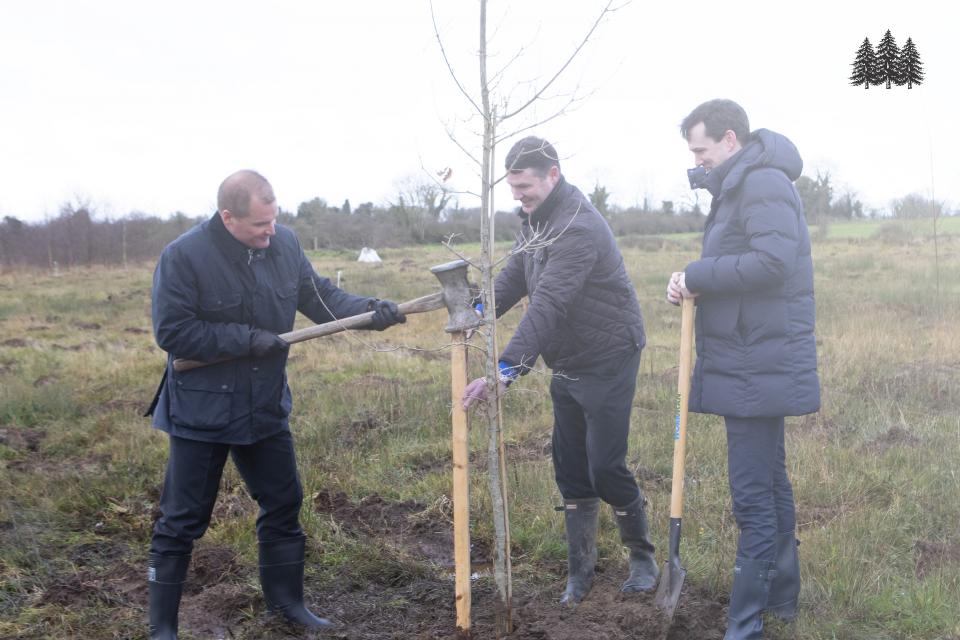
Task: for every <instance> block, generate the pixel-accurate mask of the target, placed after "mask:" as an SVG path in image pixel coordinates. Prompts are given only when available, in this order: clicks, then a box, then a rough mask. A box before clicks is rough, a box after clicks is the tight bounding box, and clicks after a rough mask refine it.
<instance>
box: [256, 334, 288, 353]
mask: <svg viewBox="0 0 960 640" xmlns="http://www.w3.org/2000/svg"><path fill="white" fill-rule="evenodd" d="M289 348H290V344H289V343H287V341H286V340H284V339H283V338H281V337H280V336H278V335H277V334H275V333H270V332H269V331H264V330H263V329H254V330H253V331H251V332H250V355H252V356H255V357H257V358H262V357H263V356H265V355H269V354H271V353H276V352H279V351H286V350H287V349H289Z"/></svg>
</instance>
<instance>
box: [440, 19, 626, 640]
mask: <svg viewBox="0 0 960 640" xmlns="http://www.w3.org/2000/svg"><path fill="white" fill-rule="evenodd" d="M479 5H480V7H479V8H480V20H479V27H480V29H479V31H480V33H479V35H480V41H479V49H478V50H477V61H478V62H479V86H478V88H477V89H478V90H477V92H476V93H472V92H471V91H469V90H468V89H467V88H466V87H465V85H464V84H463V83H462V82H461V81H460V78H459V77H458V75H457V73H456V72H455V70H454V68H453V65H452V63H451V61H450V59H449V57H448V56H447V51H446V49H445V47H444V43H443V39H442V38H441V36H440V28H439V27H438V26H437V20H436V13H435V11H434V7H433V3H432V2H431V5H430V6H431V14H432V15H433V26H434V35H435V36H436V38H437V43H438V45H439V47H440V53H441V55H442V56H443V60H444V62H445V63H446V66H447V70H448V71H449V72H450V76H451V78H452V79H453V82H454V84H455V85H456V87H457V89H458V90H459V92H460V93H461V94H462V95H463V96H464V98H466V100H467V102H468V103H469V105H470V107H471V109H472V111H473V112H474V115H476V116H479V118H480V121H481V122H482V131H480V132H477V134H478V136H479V137H480V153H479V154H477V153H476V152H475V151H471V150H470V148H469V147H468V146H467V145H465V144H463V143H462V142H461V141H459V140H458V139H457V138H456V136H455V135H454V133H453V132H452V131H451V130H450V129H449V128H448V130H447V135H448V136H449V137H450V139H451V141H452V142H453V143H454V144H455V145H456V146H457V147H459V149H460V150H461V151H463V152H464V153H465V154H466V155H467V156H468V157H469V158H470V159H471V160H472V161H473V162H474V163H475V164H476V166H477V168H478V169H479V171H480V193H479V196H480V246H481V249H480V259H479V264H475V265H474V266H476V267H478V268H479V270H480V289H481V297H482V300H483V304H484V308H485V309H489V310H490V311H489V312H488V313H487V317H486V318H485V320H484V325H485V326H484V331H483V334H484V337H485V340H486V345H485V347H484V349H483V351H484V357H485V361H484V365H485V372H486V378H487V399H488V400H487V403H486V409H487V413H486V418H487V434H488V438H487V453H488V458H489V460H490V463H489V465H488V482H489V486H490V498H491V504H492V507H493V525H494V535H495V537H496V540H495V544H494V562H493V573H494V579H495V580H496V583H497V601H498V606H497V610H496V611H495V628H496V634H497V637H502V636H505V635H507V634H509V633H511V632H512V630H513V622H512V593H511V591H512V584H511V575H510V574H511V569H510V530H509V521H508V517H507V494H506V466H505V456H504V445H503V424H502V418H501V413H500V406H501V397H500V387H499V382H498V378H499V371H498V367H497V358H498V354H499V349H498V346H497V332H496V318H495V313H494V309H496V301H495V299H494V275H495V274H494V269H495V268H496V267H497V266H498V264H499V263H500V261H501V260H502V259H497V258H496V257H495V255H494V239H495V237H496V234H495V231H494V221H495V216H496V208H495V206H494V188H495V187H496V185H497V184H498V183H499V182H500V181H501V180H502V179H503V177H504V176H503V174H502V172H501V171H500V170H499V169H498V168H497V165H496V162H495V153H496V149H497V145H498V144H499V143H500V142H503V141H504V140H506V139H508V138H511V137H513V136H516V135H517V134H518V133H520V132H521V131H525V130H528V129H531V128H533V127H536V126H539V125H542V124H544V123H546V122H547V121H550V120H553V119H554V118H556V117H558V116H560V115H563V113H565V110H566V108H567V107H569V106H570V105H571V104H572V103H574V102H575V101H576V100H577V99H578V98H577V96H576V95H575V93H576V92H574V93H573V94H569V93H568V94H561V95H557V94H556V92H555V86H556V84H557V80H558V79H559V78H560V77H561V76H562V75H563V73H564V71H565V70H566V69H567V68H568V67H569V66H570V64H571V63H572V62H573V60H574V59H575V58H576V57H577V55H578V54H579V53H580V51H581V50H582V49H583V47H584V46H585V45H586V44H587V42H589V41H590V38H591V36H592V35H593V33H594V32H595V31H596V29H597V27H598V26H599V25H600V23H601V22H602V21H603V20H604V18H606V17H607V16H608V15H609V14H611V13H613V12H615V11H617V10H618V9H619V8H620V7H619V6H618V7H615V6H614V0H609V1H608V2H607V3H606V4H605V5H604V7H603V9H602V10H601V11H600V12H599V15H598V16H597V18H596V20H595V21H594V22H593V23H592V25H591V26H590V27H589V29H588V30H587V31H586V34H585V35H584V37H583V38H582V39H581V40H580V42H579V44H578V45H577V46H576V47H574V48H573V50H572V52H571V53H570V54H569V55H568V56H567V57H566V58H565V59H564V60H563V61H562V62H560V63H559V64H558V65H557V67H556V70H555V72H554V73H552V74H551V75H549V76H548V78H547V80H546V81H541V80H540V79H539V78H536V79H534V80H532V81H531V80H530V79H529V78H525V79H523V80H522V81H521V80H518V81H517V82H516V85H515V86H514V87H508V88H507V89H505V90H502V89H501V87H503V86H507V84H508V83H507V82H506V79H505V73H506V72H507V71H508V69H509V68H510V66H511V65H512V63H514V62H516V61H517V60H518V59H519V58H520V57H521V56H522V55H523V54H524V52H525V46H524V45H522V44H521V45H520V46H519V47H518V51H517V53H516V54H515V55H514V56H513V57H512V58H510V60H509V61H508V62H507V63H506V64H505V65H504V66H503V67H501V68H500V69H498V70H497V71H496V72H494V73H493V74H492V75H491V74H489V73H488V69H487V61H488V57H487V51H488V45H489V40H488V38H487V0H480V3H479ZM516 87H523V89H524V90H527V93H526V95H525V96H524V97H522V98H520V99H519V100H514V94H513V93H512V91H511V89H512V88H516ZM565 97H566V99H565V100H564V98H565ZM558 98H559V99H561V100H562V101H563V104H562V105H560V106H556V107H554V106H552V105H554V104H556V102H555V100H556V99H558ZM548 99H553V100H554V102H550V101H548ZM541 102H546V103H547V106H548V107H549V108H550V109H552V111H551V112H550V113H549V115H543V114H542V112H541V113H536V115H535V116H534V118H533V120H534V121H533V122H531V121H530V120H529V119H527V120H524V118H529V112H530V111H531V107H533V106H534V105H537V104H538V103H541ZM533 111H536V110H535V109H534V110H533ZM514 123H516V124H514ZM508 126H509V128H507V127H508ZM534 236H535V237H534V239H533V241H532V242H534V243H536V242H538V241H539V242H540V243H541V244H540V246H542V242H543V239H542V238H540V237H539V236H538V234H534ZM515 250H520V251H522V250H531V249H530V247H519V248H516V249H515Z"/></svg>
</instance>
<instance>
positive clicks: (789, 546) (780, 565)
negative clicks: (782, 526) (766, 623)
mask: <svg viewBox="0 0 960 640" xmlns="http://www.w3.org/2000/svg"><path fill="white" fill-rule="evenodd" d="M799 546H800V541H799V540H797V538H796V535H795V534H794V532H793V531H788V532H787V533H780V534H777V559H776V566H775V568H776V570H777V575H776V576H774V578H773V579H772V580H771V581H770V597H769V599H768V600H767V602H768V604H767V611H768V612H769V613H771V614H772V615H775V616H776V617H778V618H780V619H781V620H787V621H790V620H793V619H794V618H796V617H797V601H798V600H799V599H800V553H799V549H798V547H799Z"/></svg>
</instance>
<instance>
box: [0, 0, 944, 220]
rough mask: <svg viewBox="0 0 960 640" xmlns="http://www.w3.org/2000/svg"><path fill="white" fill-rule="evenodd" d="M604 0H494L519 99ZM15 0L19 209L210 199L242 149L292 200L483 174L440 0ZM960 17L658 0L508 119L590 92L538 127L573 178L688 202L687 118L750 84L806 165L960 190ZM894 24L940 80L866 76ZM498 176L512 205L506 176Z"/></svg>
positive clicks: (0, 151)
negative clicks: (879, 82) (866, 82)
mask: <svg viewBox="0 0 960 640" xmlns="http://www.w3.org/2000/svg"><path fill="white" fill-rule="evenodd" d="M604 4H605V3H604V2H602V1H600V0H581V1H579V2H568V3H559V2H546V1H539V0H537V1H534V0H514V1H513V2H505V1H497V0H491V2H490V8H489V16H488V24H489V26H488V35H489V38H490V40H491V44H490V51H491V59H490V63H489V64H490V72H491V74H492V73H494V72H495V71H496V70H498V69H500V68H502V67H504V66H506V67H507V69H506V72H505V73H504V74H503V75H502V76H501V79H500V84H499V93H498V95H499V97H500V99H501V100H502V101H505V104H506V105H507V106H508V107H516V106H518V105H519V104H521V103H522V102H523V101H524V99H525V97H526V96H528V95H529V93H530V91H531V90H532V89H533V88H535V87H537V86H538V83H542V82H544V81H545V80H546V79H547V78H549V77H550V76H551V75H552V74H553V72H554V71H555V70H556V69H557V67H558V66H559V65H560V64H561V63H562V62H563V60H564V59H565V58H566V57H567V56H568V55H569V53H570V52H571V51H572V50H573V49H574V48H575V47H576V45H577V44H578V42H579V41H580V39H581V38H582V37H583V35H584V34H585V33H586V31H587V29H588V28H589V26H590V24H591V23H592V22H593V20H594V18H595V17H596V15H597V14H598V13H599V10H600V9H601V8H602V6H603V5H604ZM435 5H436V7H435V10H436V17H437V22H438V25H439V28H440V31H441V35H442V38H443V41H444V45H445V47H446V48H447V52H448V55H449V56H450V60H451V63H452V64H453V66H454V68H455V70H456V72H457V74H458V76H459V78H460V81H461V82H462V84H463V85H464V87H465V88H466V89H467V90H468V91H469V92H470V93H471V94H473V95H474V96H476V93H477V92H476V88H477V86H478V73H477V69H478V64H477V58H476V51H477V48H478V16H479V9H478V7H479V3H478V2H475V1H473V0H437V1H436V2H435ZM3 6H4V11H3V15H2V19H0V116H2V117H0V176H2V178H0V215H14V216H17V217H19V218H21V219H25V220H32V221H35V220H42V219H43V218H44V216H53V215H56V214H57V212H58V211H59V208H60V206H61V205H62V204H63V203H64V202H66V201H71V200H72V201H77V200H78V199H80V200H88V201H90V202H92V203H93V205H94V207H95V209H96V210H97V211H98V212H99V213H100V214H101V215H103V216H121V215H125V214H126V213H128V212H130V211H134V210H136V211H142V212H145V213H148V214H158V215H167V214H169V213H172V212H174V211H183V212H185V213H187V214H189V215H206V214H208V213H212V212H213V210H214V209H215V193H216V188H217V186H218V184H219V183H220V181H221V180H222V179H223V178H224V177H225V176H226V175H227V174H229V173H231V172H232V171H234V170H236V169H240V168H253V169H257V170H259V171H260V172H261V173H263V174H264V175H265V176H266V177H267V178H268V179H270V180H271V182H273V184H274V187H275V189H276V191H277V196H278V199H279V202H280V205H281V206H282V207H283V208H285V209H288V210H295V209H296V207H297V205H298V204H299V203H300V202H302V201H304V200H309V199H311V198H313V197H316V196H319V197H322V198H325V199H326V200H327V201H328V202H329V203H331V204H333V205H338V206H339V205H340V204H341V203H342V202H343V201H344V199H347V198H349V199H350V201H351V203H352V204H353V205H354V206H356V205H357V204H359V203H361V202H364V201H373V202H375V203H384V202H386V201H389V200H390V199H391V198H392V197H393V195H394V194H395V193H396V191H397V185H398V183H399V182H400V181H402V180H403V179H405V178H407V177H410V176H414V177H420V176H422V175H423V170H424V168H425V169H426V170H428V171H431V172H432V171H437V170H440V169H442V168H444V167H447V166H449V167H452V168H453V177H452V179H451V180H450V184H451V185H452V186H453V187H455V188H457V189H460V190H463V191H465V192H467V191H476V190H477V189H478V182H479V179H478V178H477V177H476V171H475V168H474V166H473V165H472V163H471V161H470V160H469V159H468V158H467V156H466V155H465V154H464V153H463V152H462V151H461V150H460V149H458V148H457V146H456V145H455V144H453V143H452V142H451V141H450V139H449V138H448V135H447V132H448V131H452V132H453V135H454V136H455V137H456V139H457V140H458V141H459V143H460V144H462V145H463V146H464V147H466V148H467V149H468V150H470V151H472V152H473V153H475V154H479V138H478V137H476V136H475V135H474V132H475V131H477V130H479V122H478V120H477V119H476V118H475V117H473V118H471V115H472V108H471V106H470V103H469V102H468V101H467V100H466V98H465V97H464V96H463V95H462V94H461V93H460V92H459V91H458V90H457V88H456V86H455V85H454V83H453V81H452V80H451V78H450V74H449V73H448V71H447V68H446V66H445V65H444V62H443V59H442V57H441V54H440V50H439V47H438V45H437V42H436V38H435V37H434V33H433V24H432V20H431V12H430V5H429V2H427V1H426V0H350V1H346V0H341V1H337V0H324V1H322V2H321V1H313V0H310V1H308V0H296V1H295V0H287V1H282V0H278V1H274V2H254V1H250V0H230V1H220V0H216V1H213V0H204V1H203V2H198V1H196V0H193V1H191V2H187V1H185V0H168V1H166V2H162V3H159V2H157V3H145V2H136V1H132V0H124V1H119V0H100V1H93V0H91V1H79V0H62V1H55V0H32V1H30V2H5V3H4V5H3ZM958 24H960V9H957V8H956V5H954V4H953V3H948V2H942V1H938V2H933V1H928V0H916V1H914V2H884V1H878V2H871V3H869V4H866V3H863V4H861V3H857V4H853V3H848V4H844V3H839V2H834V1H830V2H827V1H826V0H811V1H808V2H803V3H772V2H761V1H757V2H752V1H750V2H747V1H737V0H729V1H727V2H719V1H713V2H698V1H693V0H691V1H688V2H682V3H655V4H654V3H649V2H641V1H639V0H636V1H634V2H633V3H632V4H629V5H628V6H626V7H624V8H622V9H620V10H619V11H617V12H616V13H614V14H612V15H610V16H609V17H608V19H606V20H605V21H604V22H603V23H602V24H601V25H600V27H599V28H598V30H597V31H596V33H595V34H594V37H593V38H592V40H591V42H590V43H589V44H588V45H587V46H586V47H585V48H584V49H583V51H582V52H581V55H580V56H579V57H578V59H577V61H576V63H575V64H573V65H572V66H571V67H570V68H568V69H567V71H566V72H565V75H564V76H563V79H562V81H561V82H560V83H559V84H558V85H557V86H556V90H555V91H553V92H552V95H554V96H555V97H554V99H553V100H551V101H547V102H544V103H539V104H537V105H536V106H535V108H533V109H531V110H528V111H527V112H526V113H525V114H522V115H521V116H518V117H517V118H515V119H513V120H511V121H508V122H507V123H505V125H504V129H503V133H509V132H510V131H513V130H516V129H519V128H521V127H524V126H529V125H530V124H532V123H534V122H536V121H537V119H542V118H545V117H547V116H549V115H551V114H552V113H553V112H554V110H555V109H556V108H558V107H559V106H562V105H564V104H565V103H566V101H567V96H571V95H572V96H575V97H579V98H581V100H579V101H578V102H577V103H576V104H575V105H574V107H573V108H571V109H568V111H567V113H566V114H565V115H563V116H561V117H559V118H556V119H554V120H552V121H550V122H549V123H546V124H544V125H542V126H538V127H536V128H535V129H533V132H535V133H538V134H540V135H543V136H545V137H547V138H548V139H550V140H551V141H553V142H555V144H556V146H557V148H558V151H559V153H560V155H561V158H562V166H563V171H564V174H565V175H566V176H567V178H568V179H569V180H570V181H571V182H573V183H574V184H577V185H578V186H580V187H581V188H582V189H583V190H584V191H586V192H589V191H590V190H591V189H592V188H593V186H594V185H595V184H597V183H599V184H602V185H604V186H605V187H606V188H607V190H608V191H610V192H611V194H612V196H611V200H612V201H613V202H614V203H616V204H619V205H623V206H629V205H632V204H637V203H641V202H642V201H643V199H644V198H645V197H647V198H649V199H650V200H651V202H653V203H657V204H658V203H659V201H660V200H664V199H672V200H675V201H677V202H679V203H684V202H686V203H689V202H692V201H693V200H692V198H693V197H694V195H693V194H692V192H690V191H689V189H687V188H686V186H685V185H686V176H685V170H686V168H687V167H688V166H692V156H691V155H690V154H689V152H688V151H687V150H686V143H685V141H684V140H683V139H682V138H680V136H679V133H678V128H677V127H678V124H679V122H680V120H681V119H682V118H683V116H685V115H686V114H687V113H688V112H689V111H690V110H691V109H692V108H693V107H694V106H696V105H697V104H699V103H700V102H702V101H704V100H708V99H710V98H715V97H728V98H732V99H734V100H737V101H738V102H740V103H741V104H742V105H743V106H744V107H745V108H746V110H747V113H748V114H749V116H750V120H751V126H752V127H753V128H760V127H763V128H768V129H773V130H775V131H778V132H781V133H783V134H785V135H786V136H787V137H789V138H791V139H792V140H793V141H794V143H795V144H796V145H797V147H798V148H799V150H800V153H801V155H802V156H803V158H804V163H805V166H804V172H805V173H807V174H808V175H811V176H815V175H816V172H817V171H818V170H820V171H829V172H830V175H831V176H832V179H833V182H834V184H835V185H836V186H837V187H838V190H839V191H843V190H844V189H849V190H852V191H854V192H855V193H856V194H857V197H859V198H860V199H862V200H863V201H864V202H865V203H867V204H868V205H869V206H878V207H883V206H886V205H887V204H888V203H889V201H890V200H891V199H892V198H897V197H902V196H904V195H906V194H908V193H910V192H918V193H921V194H923V195H924V196H927V197H929V196H930V194H931V189H932V190H933V195H934V196H935V197H936V198H937V199H938V200H947V201H948V203H949V204H950V206H951V207H954V208H958V207H960V152H958V150H960V133H958V125H957V118H956V115H955V114H956V112H957V110H958V108H960V99H958V98H960V90H958V85H960V73H958V65H957V63H958V61H960V51H958V49H957V45H956V42H957V37H956V28H957V25H958ZM887 29H890V30H891V32H892V34H893V36H894V37H895V39H896V42H897V44H898V45H900V46H902V45H903V44H904V43H905V42H906V40H907V38H908V37H910V38H912V39H913V42H914V44H915V45H916V47H917V49H918V51H919V53H920V57H921V60H922V62H923V65H924V71H925V74H926V80H925V82H924V84H923V85H922V86H919V87H914V88H913V89H911V90H907V88H906V87H894V88H892V89H890V90H886V89H884V88H883V87H871V88H870V89H868V90H864V89H863V88H855V87H851V86H849V83H848V77H849V75H850V72H851V67H850V64H851V62H852V61H853V59H854V54H855V53H856V51H857V49H858V47H859V46H860V43H861V42H862V41H863V39H864V37H868V38H869V39H870V41H871V43H872V44H874V45H876V44H877V43H878V42H879V40H880V38H881V37H882V36H883V34H884V32H885V31H886V30H887ZM518 52H520V55H519V56H517V53H518ZM511 61H512V62H511ZM511 142H512V140H509V139H508V140H507V141H506V142H505V143H504V144H503V146H501V147H500V152H499V159H498V161H499V162H502V158H503V155H505V153H506V151H507V149H508V148H509V144H510V143H511ZM700 193H701V194H703V192H700ZM497 198H498V200H497V206H498V208H500V209H507V208H510V207H512V205H513V203H512V202H511V201H510V199H509V194H508V193H507V192H506V191H501V192H500V193H498V196H497ZM700 198H701V201H702V202H704V203H705V198H704V195H701V196H700ZM460 202H461V205H463V206H473V205H475V204H476V202H475V200H474V199H472V198H471V197H470V196H468V195H463V196H462V197H461V199H460Z"/></svg>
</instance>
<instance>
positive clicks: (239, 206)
mask: <svg viewBox="0 0 960 640" xmlns="http://www.w3.org/2000/svg"><path fill="white" fill-rule="evenodd" d="M217 208H218V211H217V212H216V213H215V214H213V216H212V217H211V218H210V219H209V220H207V221H206V222H203V223H202V224H200V225H198V226H196V227H194V228H193V229H191V230H189V231H187V232H186V233H185V234H183V235H182V236H180V237H179V238H177V239H176V240H174V241H173V242H172V243H170V245H168V246H167V247H166V248H165V249H164V251H163V254H162V255H161V256H160V261H159V263H158V264H157V268H156V271H155V272H154V276H153V298H152V314H153V329H154V334H155V336H156V339H157V344H158V345H159V346H160V348H161V349H163V350H164V351H166V352H167V353H168V359H167V369H166V372H165V374H164V378H163V381H162V382H161V384H160V389H159V390H158V392H157V397H156V399H155V400H154V406H153V407H151V411H150V412H152V414H153V425H154V426H155V427H156V428H158V429H161V430H163V431H165V432H167V433H168V434H169V436H170V458H169V460H168V462H167V470H166V477H165V479H164V483H163V493H162V494H161V496H160V514H161V515H160V519H159V520H157V523H156V525H155V527H154V531H153V538H152V539H151V541H150V557H149V570H148V582H149V586H150V638H151V640H175V639H176V636H177V612H178V608H179V604H180V595H181V592H182V589H183V582H184V578H185V576H186V573H187V567H188V565H189V562H190V554H191V551H192V549H193V542H194V540H196V539H197V538H199V537H201V536H202V535H203V534H204V532H205V531H206V529H207V525H208V524H209V522H210V514H211V512H212V510H213V505H214V502H215V500H216V497H217V490H218V488H219V486H220V476H221V474H222V473H223V467H224V464H225V463H226V460H227V455H228V454H229V455H230V457H232V458H233V462H234V464H235V465H236V467H237V470H238V471H239V472H240V475H241V476H242V477H243V480H244V482H245V483H246V485H247V488H248V489H249V491H250V495H251V496H253V498H254V499H255V500H256V501H257V503H258V504H259V506H260V515H259V516H258V517H257V539H258V540H259V544H260V584H261V587H262V588H263V594H264V597H265V599H266V601H267V605H268V606H269V607H270V609H272V610H275V611H278V612H281V613H282V614H283V615H284V616H285V617H286V618H287V619H288V620H290V621H292V622H294V623H298V624H301V625H304V626H306V627H310V628H319V629H323V628H328V627H331V626H333V624H332V623H331V622H330V621H328V620H326V619H325V618H320V617H318V616H315V615H314V614H313V613H312V612H311V611H310V610H309V609H307V607H306V606H305V605H304V602H303V565H304V551H305V538H304V534H303V530H302V529H301V528H300V521H299V517H300V504H301V502H302V500H303V488H302V486H301V484H300V478H299V475H298V474H297V466H296V459H295V457H294V450H293V439H292V437H291V435H290V429H289V425H288V419H287V416H288V415H289V414H290V409H291V405H292V402H291V396H290V388H289V387H288V386H287V377H286V374H285V373H284V370H285V368H286V363H287V346H288V345H287V343H286V342H284V340H283V339H282V338H280V337H279V335H278V334H281V333H285V332H287V331H290V330H291V329H293V323H294V318H295V316H296V314H297V311H300V312H302V313H303V314H305V315H306V316H307V317H309V318H310V319H311V320H313V321H314V322H317V323H322V322H329V321H331V320H335V319H337V318H345V317H349V316H352V315H356V314H360V313H364V312H366V311H374V316H373V320H372V321H371V324H370V325H369V327H367V328H369V329H377V330H383V329H385V328H387V327H389V326H391V325H393V324H396V323H398V322H404V321H405V320H406V318H404V316H403V314H401V313H400V311H399V309H398V308H397V305H396V304H394V303H393V302H390V301H388V300H378V299H376V298H367V297H361V296H355V295H351V294H349V293H347V292H345V291H343V290H341V289H339V288H337V287H335V286H334V285H333V284H331V283H330V280H328V279H327V278H322V277H320V276H318V275H317V274H316V272H315V271H314V270H313V267H312V266H311V264H310V261H309V260H308V259H307V257H306V256H305V255H304V253H303V250H302V249H301V248H300V243H299V242H297V237H296V236H295V235H294V234H293V232H292V231H291V230H290V229H287V228H285V227H282V226H280V225H277V224H276V220H277V214H278V211H279V210H278V207H277V201H276V198H275V197H274V194H273V188H272V187H271V186H270V183H269V182H267V180H266V179H265V178H264V177H263V176H261V175H260V174H258V173H256V172H254V171H248V170H245V171H238V172H236V173H234V174H232V175H230V176H228V177H227V178H226V179H225V180H224V181H223V183H222V184H221V185H220V189H219V191H218V193H217ZM175 358H185V359H189V360H201V361H205V362H213V363H214V364H211V365H209V366H206V367H201V368H197V369H192V370H189V371H176V370H175V369H174V368H173V361H174V359H175ZM218 360H224V361H223V362H217V361H218ZM150 412H148V413H150Z"/></svg>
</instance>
